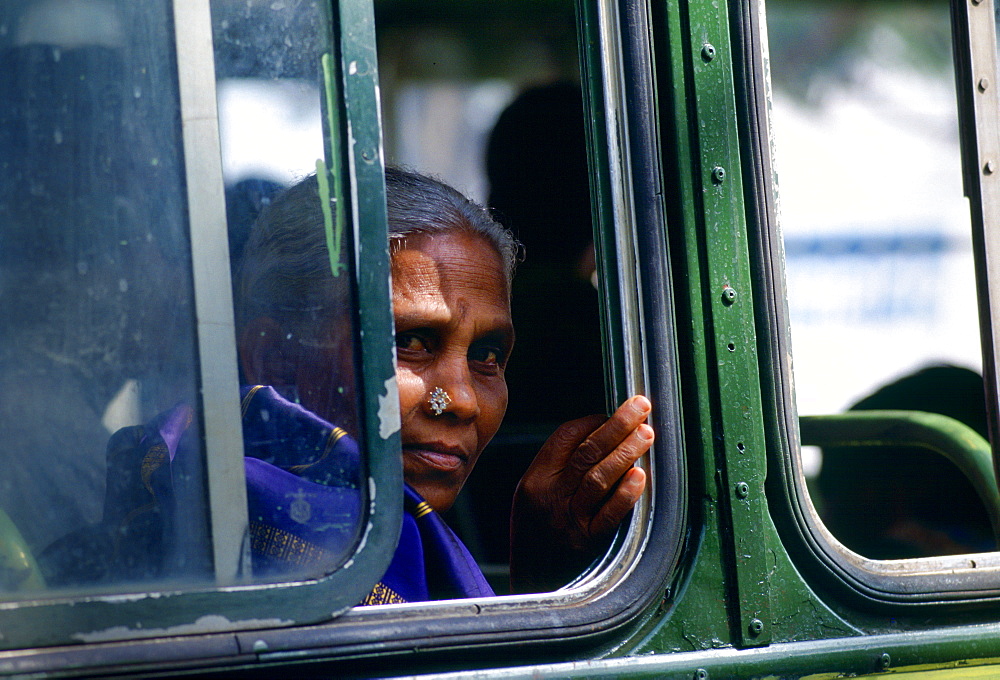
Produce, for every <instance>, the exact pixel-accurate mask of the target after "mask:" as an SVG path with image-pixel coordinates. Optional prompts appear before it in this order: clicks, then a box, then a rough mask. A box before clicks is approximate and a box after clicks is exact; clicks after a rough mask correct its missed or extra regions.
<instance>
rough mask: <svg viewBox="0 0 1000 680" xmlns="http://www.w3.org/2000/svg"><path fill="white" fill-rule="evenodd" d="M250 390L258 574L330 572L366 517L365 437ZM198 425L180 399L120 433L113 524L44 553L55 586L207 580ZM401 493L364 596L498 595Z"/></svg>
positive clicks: (266, 392)
mask: <svg viewBox="0 0 1000 680" xmlns="http://www.w3.org/2000/svg"><path fill="white" fill-rule="evenodd" d="M242 393H243V400H242V415H243V440H244V453H245V458H244V470H245V472H246V485H247V508H248V512H249V534H250V546H249V547H250V557H251V565H252V570H253V574H254V577H255V578H263V579H265V580H281V579H283V578H289V577H308V576H312V577H315V576H319V575H321V574H323V573H327V572H330V571H332V570H333V569H335V568H337V567H338V566H339V565H340V564H341V563H343V562H344V561H345V560H346V559H347V558H349V557H350V555H351V554H352V553H353V552H354V549H355V546H356V545H357V541H358V539H359V537H360V528H361V526H362V524H363V521H364V503H365V501H366V499H365V497H364V493H363V492H362V489H363V488H364V487H365V486H366V485H367V483H366V481H365V474H364V466H363V459H362V457H361V454H360V451H359V448H358V445H357V442H356V441H355V440H354V439H353V438H352V437H351V436H350V435H348V434H347V433H346V432H344V430H342V429H341V428H339V427H336V426H334V425H331V424H330V423H327V422H326V421H324V420H322V419H321V418H319V417H317V416H316V415H315V414H313V413H311V412H310V411H307V410H306V409H304V408H302V407H301V406H299V405H297V404H293V403H292V402H290V401H288V400H286V399H284V398H283V397H281V395H279V394H278V393H277V392H276V391H275V390H274V389H273V388H271V387H266V386H260V385H258V386H255V387H247V388H244V389H243V390H242ZM194 423H195V419H194V411H193V410H192V409H191V408H190V407H189V406H186V405H183V404H182V405H179V406H176V407H174V408H173V409H171V410H170V411H167V412H166V413H163V414H161V415H159V416H158V417H157V418H155V419H154V420H153V421H151V422H150V423H148V424H146V425H140V426H136V427H128V428H124V429H122V430H120V431H118V432H117V433H115V435H114V436H113V437H112V438H111V441H110V442H109V444H108V487H107V495H106V498H105V506H104V520H103V521H102V523H101V524H100V525H98V526H96V527H90V528H88V529H85V530H82V531H79V532H74V534H71V535H69V536H67V537H64V538H63V539H60V541H57V542H56V543H55V544H54V545H53V546H51V547H50V548H49V549H48V550H47V551H46V554H45V555H43V559H42V560H41V561H42V563H43V569H44V570H45V571H46V578H47V580H48V581H49V583H51V584H53V585H55V584H63V585H71V584H72V585H78V584H83V583H94V582H106V581H117V582H120V581H122V580H148V579H153V578H155V579H161V578H170V577H179V576H195V577H197V576H198V575H199V574H201V575H204V576H205V577H208V576H210V574H211V566H210V565H211V560H210V558H209V554H210V553H209V550H208V546H209V542H208V536H207V531H206V527H205V526H204V525H205V522H204V519H203V518H204V500H203V499H204V497H205V496H204V490H203V489H202V487H201V482H200V480H201V478H202V475H201V474H200V473H199V472H198V470H200V469H201V467H202V466H201V462H200V460H199V456H198V451H199V448H200V447H198V446H195V445H193V442H196V441H197V436H196V435H197V433H196V432H195V431H196V430H197V427H194V426H193V424H194ZM403 493H404V504H403V509H404V514H403V523H402V529H401V532H400V537H399V542H398V544H397V547H396V551H395V553H394V554H393V558H392V561H391V563H390V565H389V568H388V569H387V570H386V572H385V574H384V575H383V576H382V578H381V579H380V581H379V582H378V584H376V586H375V588H374V589H373V590H372V592H371V593H370V594H369V595H368V597H367V598H365V600H364V602H362V604H392V603H400V602H421V601H426V600H431V599H451V598H463V597H486V596H491V595H493V591H492V589H491V588H490V586H489V584H488V583H487V582H486V579H485V578H484V577H483V574H482V572H481V571H480V569H479V567H478V566H477V565H476V562H475V560H474V559H473V558H472V556H471V555H470V554H469V551H468V550H467V549H466V548H465V546H464V545H463V544H462V542H461V540H459V538H458V537H457V536H456V535H455V533H454V532H453V531H452V530H451V529H450V528H449V527H448V526H447V525H446V524H445V523H444V521H443V520H442V519H441V517H440V516H439V515H438V514H437V513H436V512H434V511H433V510H432V509H431V507H430V506H429V505H428V504H427V503H426V502H425V501H424V500H423V499H422V498H421V497H420V496H419V495H418V494H417V493H416V492H415V491H414V490H413V489H411V488H410V487H409V486H407V485H404V489H403ZM81 555H85V556H87V558H86V559H81Z"/></svg>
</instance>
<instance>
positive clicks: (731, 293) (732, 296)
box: [722, 286, 736, 305]
mask: <svg viewBox="0 0 1000 680" xmlns="http://www.w3.org/2000/svg"><path fill="white" fill-rule="evenodd" d="M722 301H723V302H725V303H726V304H727V305H731V304H733V303H734V302H736V289H735V288H733V287H732V286H723V288H722Z"/></svg>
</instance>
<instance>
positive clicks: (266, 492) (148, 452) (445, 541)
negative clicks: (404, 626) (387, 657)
mask: <svg viewBox="0 0 1000 680" xmlns="http://www.w3.org/2000/svg"><path fill="white" fill-rule="evenodd" d="M386 184H387V197H388V223H389V236H390V239H391V270H392V303H393V312H394V317H395V326H396V356H397V370H396V377H397V383H398V387H399V407H400V414H401V437H402V454H403V473H404V480H405V482H406V485H405V486H406V488H405V489H404V493H405V502H404V510H405V514H404V518H403V526H402V533H401V535H400V537H399V544H398V547H397V549H396V552H395V554H394V556H393V559H392V562H391V564H390V566H389V569H388V570H387V572H386V573H385V574H384V575H383V577H382V579H381V581H380V583H379V584H378V585H377V586H376V588H375V589H374V591H373V592H372V594H371V595H370V596H369V597H368V599H367V600H366V601H365V602H366V603H367V604H378V603H393V602H412V601H420V600H427V599H441V598H454V597H476V596H484V595H492V594H493V591H492V590H491V588H490V586H489V585H488V584H487V583H486V580H485V579H484V578H483V575H482V573H481V572H480V570H479V568H478V566H477V565H476V563H475V561H474V560H473V559H472V557H471V556H470V555H469V553H468V551H467V550H466V549H465V547H464V546H463V545H462V543H461V541H460V540H459V539H458V538H457V536H455V534H454V533H452V532H451V530H450V529H449V528H448V526H447V525H446V524H445V523H444V522H443V520H442V519H441V518H440V517H439V516H438V513H441V512H444V511H445V510H447V509H448V508H450V507H451V506H452V504H453V503H454V502H455V498H456V496H457V495H458V493H459V491H460V490H461V488H462V485H463V484H464V483H465V480H466V479H467V478H468V476H469V474H470V473H471V472H472V469H473V468H474V467H475V465H476V461H477V460H478V459H479V456H480V455H481V454H482V452H483V449H484V448H485V447H486V445H487V444H488V443H489V441H490V439H491V438H492V437H493V435H494V434H495V433H496V431H497V429H498V428H499V427H500V423H501V421H502V420H503V416H504V412H505V410H506V408H507V384H506V382H505V379H504V370H505V368H506V366H507V361H508V359H509V358H510V356H511V350H512V348H513V345H514V328H513V325H512V323H511V316H510V289H511V276H512V273H513V269H514V261H515V254H516V248H517V246H516V244H515V242H514V240H513V238H512V237H511V236H510V234H509V233H508V232H507V231H506V230H504V229H503V228H502V227H500V226H499V225H498V224H496V223H495V222H494V221H493V220H492V219H491V218H490V216H489V215H488V213H487V212H486V211H485V210H484V209H483V208H481V207H479V206H477V205H475V204H474V203H472V202H470V201H469V200H467V199H466V198H465V197H463V196H462V195H461V194H459V193H458V192H456V191H455V190H454V189H451V188H450V187H448V186H445V185H444V184H441V183H440V182H437V181H434V180H431V179H429V178H426V177H423V176H421V175H417V174H414V173H409V172H403V171H399V170H392V169H390V170H388V171H387V173H386ZM322 224H323V215H322V211H321V204H320V198H319V194H318V188H317V182H316V179H315V178H308V179H306V180H304V181H303V182H301V183H299V184H297V185H296V186H294V187H292V188H291V189H289V190H288V191H287V192H285V193H284V194H283V195H281V196H280V197H278V198H277V199H276V200H275V201H274V202H273V203H272V204H271V205H270V206H269V207H268V208H267V209H266V210H265V211H264V212H263V213H262V215H261V216H260V218H259V219H258V220H257V223H256V224H255V225H254V228H253V230H252V232H251V234H250V238H249V240H248V242H247V246H246V249H245V252H244V256H243V260H242V264H241V270H240V274H239V277H238V285H237V296H236V297H237V324H238V335H239V338H238V341H239V350H240V365H241V370H242V373H243V378H244V380H245V381H246V383H247V385H246V386H245V387H244V388H243V395H242V396H243V404H242V412H243V434H244V446H245V458H244V461H245V465H244V467H245V471H246V480H247V502H248V508H249V512H250V517H249V527H250V549H251V554H252V560H253V562H252V567H253V572H254V575H255V576H256V577H263V578H272V577H273V578H282V577H283V576H285V575H291V574H301V575H306V574H309V573H313V572H314V571H315V570H316V568H317V567H319V568H323V567H324V565H332V564H336V563H338V562H340V561H342V559H345V558H346V557H348V556H349V554H350V551H351V550H352V549H353V545H354V542H355V540H356V533H355V532H356V529H357V519H358V517H360V515H361V502H362V498H361V493H360V491H359V487H361V486H362V484H361V480H362V472H361V471H362V470H363V465H362V460H361V455H360V452H359V450H358V447H357V444H356V443H355V440H354V436H356V434H357V423H356V421H355V416H354V414H355V413H356V411H357V408H356V389H355V387H354V385H355V380H354V375H353V366H354V357H355V354H354V344H353V343H354V333H353V330H352V329H353V325H352V323H351V317H352V314H353V309H354V305H353V302H352V300H351V295H352V291H351V287H350V283H349V277H346V276H337V275H335V272H333V271H332V270H331V266H330V259H329V255H328V253H327V250H326V238H325V233H324V230H323V228H322ZM552 379H558V376H553V377H552ZM649 411H650V403H649V401H648V400H647V399H646V398H645V397H641V396H636V397H633V398H631V399H629V400H628V401H626V402H625V403H624V404H623V405H622V406H621V407H620V408H619V409H618V410H617V411H616V412H615V414H614V415H613V416H611V418H605V417H603V416H590V417H587V418H582V419H580V420H574V421H572V422H569V423H566V424H565V425H563V426H562V427H560V428H559V429H558V430H557V431H556V432H555V434H553V435H552V436H551V437H550V438H549V439H548V441H547V442H546V443H545V445H544V446H543V447H542V449H541V451H540V452H539V453H538V455H537V457H536V458H535V460H534V462H533V463H532V464H531V465H530V467H529V469H528V471H527V472H526V473H525V475H524V477H523V478H522V480H521V483H520V485H519V487H518V489H517V491H516V493H515V497H514V499H513V506H512V513H511V546H512V547H511V584H512V588H513V590H515V591H516V592H531V591H541V590H549V589H552V588H554V587H558V586H559V585H562V584H563V583H565V582H566V580H568V579H569V578H571V577H572V576H573V575H574V574H575V573H579V571H580V569H582V567H584V566H586V564H587V563H589V561H591V560H592V559H594V558H595V557H596V556H598V555H599V553H600V552H601V550H603V549H605V548H606V547H607V545H608V541H609V540H610V538H611V536H613V534H614V532H615V530H616V529H617V527H618V525H619V524H620V523H621V521H622V519H623V518H624V517H625V516H626V515H627V513H628V512H629V510H630V509H631V508H632V507H633V505H634V504H635V502H636V501H637V500H638V498H639V496H640V495H641V494H642V491H643V488H644V486H645V481H646V480H645V474H644V473H643V471H642V470H641V469H638V468H634V467H632V466H633V463H634V462H635V461H636V459H637V458H639V456H641V455H642V454H643V453H645V452H646V451H647V450H648V449H649V446H650V444H651V443H652V440H653V431H652V428H650V427H649V425H646V424H645V423H644V421H645V420H646V417H647V416H648V414H649ZM193 415H194V411H193V409H192V408H191V407H190V406H188V405H183V404H182V405H179V406H177V407H175V408H174V409H171V410H170V411H167V412H165V413H163V414H161V415H160V416H158V417H157V418H156V419H155V420H154V421H153V422H151V423H148V424H146V425H144V426H138V427H129V428H125V429H123V430H121V431H119V432H118V433H116V434H115V436H114V437H112V439H111V442H110V443H109V445H108V471H109V474H108V493H107V499H106V502H105V509H104V519H103V521H102V523H101V525H99V526H97V527H94V528H93V529H91V530H88V531H86V532H78V533H77V534H76V535H74V536H71V537H70V539H69V541H68V542H67V543H65V544H63V545H62V546H61V547H60V549H58V550H55V551H53V553H54V557H53V559H51V560H47V562H49V563H51V564H52V565H53V566H52V568H51V569H50V570H49V571H50V576H49V578H50V580H51V581H53V582H62V583H72V582H84V581H94V580H105V579H108V578H113V579H117V580H121V579H132V578H140V579H141V578H151V577H156V576H174V577H176V576H177V575H179V574H178V572H177V569H178V568H181V566H179V565H183V569H184V570H187V572H188V573H191V574H197V573H200V572H201V571H204V570H205V569H206V568H207V565H206V564H201V561H203V560H201V561H199V559H197V558H192V553H191V551H190V546H191V538H192V537H191V535H190V530H191V529H192V528H197V526H198V525H197V524H192V523H191V521H190V518H187V519H185V517H186V515H185V512H186V510H185V509H186V508H189V507H192V506H193V505H195V504H196V500H195V499H197V497H198V493H199V490H198V488H196V487H197V486H198V485H197V484H192V483H190V482H184V481H183V480H191V479H195V478H194V477H192V476H191V475H189V474H187V473H185V472H184V469H185V466H187V468H189V469H190V468H192V466H197V461H198V455H199V454H198V449H197V444H196V440H197V439H198V437H197V432H195V431H194V430H195V429H196V428H191V427H190V424H191V423H192V422H193ZM168 453H169V455H168ZM188 514H190V513H188ZM185 527H187V528H185ZM105 544H106V546H105ZM97 545H102V546H105V547H106V548H107V549H100V550H97V551H93V550H83V551H82V552H83V554H90V553H93V554H94V555H95V559H94V560H93V561H92V562H93V563H92V564H91V563H88V564H81V560H80V559H79V558H77V557H74V556H76V555H79V554H81V550H80V549H79V548H80V547H81V546H97ZM60 556H62V557H63V558H64V559H62V558H60ZM53 571H54V572H55V573H56V575H55V576H53V575H52V573H53Z"/></svg>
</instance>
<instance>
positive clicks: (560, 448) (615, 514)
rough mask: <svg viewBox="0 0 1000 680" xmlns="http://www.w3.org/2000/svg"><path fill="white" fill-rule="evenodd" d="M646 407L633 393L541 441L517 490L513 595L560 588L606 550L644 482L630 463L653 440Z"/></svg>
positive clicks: (513, 514)
mask: <svg viewBox="0 0 1000 680" xmlns="http://www.w3.org/2000/svg"><path fill="white" fill-rule="evenodd" d="M651 408H652V407H651V405H650V403H649V400H648V399H646V397H643V396H635V397H632V398H631V399H629V400H628V401H626V402H625V403H624V404H622V405H621V407H619V409H618V410H617V411H615V413H614V415H612V416H611V417H610V418H608V419H605V418H604V416H589V417H587V418H580V419H579V420H573V421H570V422H568V423H565V424H564V425H562V426H561V427H560V428H559V429H558V430H556V431H555V433H554V434H553V435H552V436H551V437H549V439H548V441H546V442H545V444H544V446H542V449H541V451H539V452H538V455H537V456H535V460H534V461H532V463H531V465H530V466H529V467H528V471H527V472H525V473H524V476H523V477H522V478H521V482H520V484H518V487H517V491H516V492H515V493H514V504H513V507H512V510H511V519H510V538H511V577H510V580H511V589H512V590H513V592H515V593H526V592H543V591H546V590H553V589H555V588H558V587H559V586H562V585H565V584H566V583H567V582H568V581H569V580H571V579H572V578H573V577H574V576H576V575H577V574H579V573H580V572H581V571H582V570H583V569H584V568H585V567H586V566H587V565H588V564H590V562H592V561H593V560H594V559H595V558H597V557H598V556H599V555H600V553H601V552H603V551H604V550H606V549H607V546H608V543H609V541H610V540H611V538H612V537H613V536H614V533H615V530H617V528H618V525H619V524H621V522H622V520H623V519H624V518H625V516H626V515H627V514H628V513H629V511H630V510H631V509H632V506H634V505H635V503H636V501H638V500H639V496H641V495H642V492H643V489H644V488H645V487H646V473H645V472H643V471H642V470H640V469H638V468H634V467H632V465H633V464H634V463H635V461H636V460H637V459H638V458H639V457H640V456H641V455H642V454H644V453H646V451H648V450H649V447H650V445H651V444H652V443H653V428H651V427H650V426H649V425H646V424H645V422H644V421H645V420H646V417H647V416H648V415H649V412H650V410H651Z"/></svg>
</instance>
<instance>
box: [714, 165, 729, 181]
mask: <svg viewBox="0 0 1000 680" xmlns="http://www.w3.org/2000/svg"><path fill="white" fill-rule="evenodd" d="M725 179H726V169H725V168H723V167H721V166H718V165H717V166H715V167H714V168H712V180H713V181H714V182H715V183H716V184H722V183H723V182H724V181H725Z"/></svg>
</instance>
